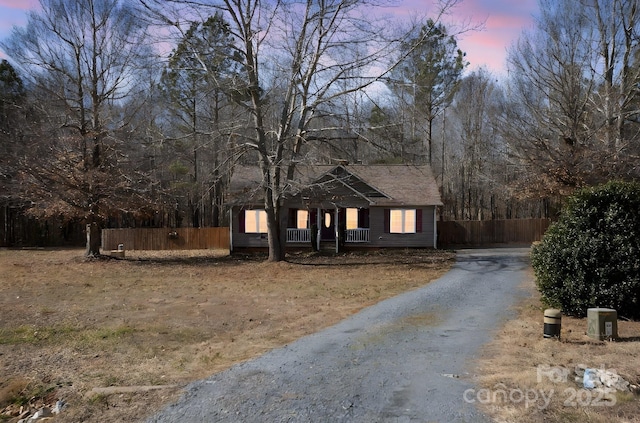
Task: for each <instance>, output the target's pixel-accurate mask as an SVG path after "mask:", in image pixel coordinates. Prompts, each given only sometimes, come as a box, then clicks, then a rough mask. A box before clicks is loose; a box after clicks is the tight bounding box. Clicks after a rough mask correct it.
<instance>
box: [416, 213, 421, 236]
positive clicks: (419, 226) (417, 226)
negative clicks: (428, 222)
mask: <svg viewBox="0 0 640 423" xmlns="http://www.w3.org/2000/svg"><path fill="white" fill-rule="evenodd" d="M416 232H422V209H416Z"/></svg>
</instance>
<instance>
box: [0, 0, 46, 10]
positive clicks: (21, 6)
mask: <svg viewBox="0 0 640 423" xmlns="http://www.w3.org/2000/svg"><path fill="white" fill-rule="evenodd" d="M37 7H38V0H0V8H7V9H15V10H32V9H35V8H37Z"/></svg>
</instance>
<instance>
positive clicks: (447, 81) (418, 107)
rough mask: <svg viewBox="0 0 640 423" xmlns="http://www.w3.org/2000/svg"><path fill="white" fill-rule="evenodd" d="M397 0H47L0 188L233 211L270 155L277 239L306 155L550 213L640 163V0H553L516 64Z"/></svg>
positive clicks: (65, 211)
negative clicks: (426, 172) (483, 55)
mask: <svg viewBox="0 0 640 423" xmlns="http://www.w3.org/2000/svg"><path fill="white" fill-rule="evenodd" d="M388 3H389V2H387V1H383V0H380V1H373V2H372V1H363V0H322V1H311V0H308V1H300V0H296V1H294V0H280V1H275V2H274V1H261V0H218V1H216V0H211V1H209V0H199V1H193V0H190V1H186V0H162V1H161V0H129V1H118V0H100V1H97V0H41V1H40V9H38V10H36V11H32V12H30V13H29V15H28V22H27V25H26V26H25V27H22V28H21V27H16V28H14V29H13V32H12V34H11V36H10V37H8V38H7V39H5V40H3V41H2V42H0V46H1V47H2V49H3V51H4V52H5V53H6V55H7V57H8V60H3V61H2V63H1V64H0V119H1V121H0V202H1V203H2V206H3V207H5V208H9V207H11V208H18V209H20V210H23V211H24V212H25V213H28V214H29V215H31V216H36V217H52V216H56V217H58V218H60V219H62V220H64V221H69V220H77V221H81V222H83V223H86V224H88V225H89V228H91V230H90V237H89V239H90V240H91V242H89V243H88V249H87V253H88V254H97V253H99V230H100V228H101V227H104V226H115V225H123V226H126V225H138V226H139V225H148V226H172V227H178V226H194V227H198V226H218V225H225V224H226V223H227V219H228V214H227V212H226V208H225V202H226V196H227V187H228V183H229V180H230V177H231V175H232V173H233V168H234V166H235V165H236V164H238V163H242V164H254V165H257V166H259V167H260V169H261V174H262V176H263V178H262V179H263V181H262V184H261V185H260V186H258V187H256V190H259V191H260V193H261V196H262V197H264V198H265V202H264V208H265V210H266V211H267V216H268V227H269V233H270V236H269V243H270V244H269V245H270V259H272V260H280V259H282V258H283V257H284V240H282V239H279V237H278V236H271V234H278V233H281V231H280V230H279V227H280V224H281V222H282V221H283V218H282V216H280V209H279V207H278V204H279V203H280V201H281V200H282V199H283V198H284V197H286V196H287V195H288V193H290V192H291V191H292V190H294V189H295V188H296V186H295V181H296V172H297V168H298V167H299V166H301V165H304V164H305V163H314V164H319V163H333V162H336V161H337V160H348V161H349V162H352V163H372V164H373V163H415V164H430V165H431V167H432V170H433V172H434V175H435V176H436V180H437V182H438V184H439V187H440V189H441V194H442V198H443V202H444V206H443V207H442V209H441V213H440V215H441V218H442V219H447V220H449V219H499V218H516V217H541V216H543V217H549V216H553V215H554V213H556V211H557V207H558V205H559V204H560V202H561V201H562V198H564V197H565V196H566V195H567V194H569V193H571V192H572V191H573V190H575V189H576V188H579V187H581V186H585V185H590V184H594V183H598V182H602V181H605V180H609V179H635V178H637V176H638V172H639V171H640V170H639V169H638V166H637V163H638V160H637V158H638V152H639V150H640V146H639V143H638V134H637V132H638V128H639V126H638V107H637V106H638V101H637V100H638V98H637V90H638V72H639V70H640V67H639V66H638V41H637V40H638V39H639V38H638V36H637V29H638V14H637V10H636V3H635V2H634V1H631V0H608V1H602V0H570V1H567V2H562V3H560V4H556V2H552V1H548V0H541V1H540V10H541V13H540V15H539V16H538V17H537V21H536V25H535V27H534V28H533V29H531V30H530V31H527V32H523V34H522V36H521V37H520V39H519V40H518V41H517V43H515V44H514V45H513V46H512V47H511V49H510V51H509V63H508V74H507V75H498V76H496V75H492V74H491V73H490V72H488V71H487V70H485V69H482V68H480V69H476V70H474V71H470V70H469V65H470V64H469V63H468V62H467V60H466V56H465V53H464V52H463V51H461V50H460V48H459V47H458V45H457V40H458V38H459V37H460V36H461V35H462V34H463V33H465V32H470V31H473V30H475V29H477V28H469V27H464V26H459V25H456V24H455V23H453V22H450V21H447V22H445V17H450V16H455V10H456V7H457V6H458V3H459V0H444V1H441V2H440V3H439V4H438V5H437V6H434V7H433V8H432V9H429V10H425V16H424V19H418V18H416V19H413V20H412V21H403V20H399V19H397V18H394V17H393V16H392V15H389V14H388V12H387V11H386V10H387V9H385V8H384V7H383V6H385V5H388Z"/></svg>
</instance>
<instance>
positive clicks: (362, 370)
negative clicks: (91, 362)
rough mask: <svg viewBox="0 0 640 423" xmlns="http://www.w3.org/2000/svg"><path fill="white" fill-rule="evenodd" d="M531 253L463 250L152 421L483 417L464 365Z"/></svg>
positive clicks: (501, 311)
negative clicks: (427, 274)
mask: <svg viewBox="0 0 640 423" xmlns="http://www.w3.org/2000/svg"><path fill="white" fill-rule="evenodd" d="M528 254H529V249H492V250H464V251H460V252H458V257H457V263H456V264H455V265H454V267H453V269H452V270H451V271H449V272H448V273H447V274H445V275H444V276H443V277H441V278H440V279H438V280H436V281H434V282H432V283H430V284H428V285H425V286H424V287H422V288H419V289H417V290H414V291H411V292H407V293H404V294H402V295H399V296H397V297H394V298H391V299H388V300H386V301H383V302H381V303H379V304H376V305H374V306H372V307H369V308H366V309H364V310H362V311H361V312H360V313H358V314H356V315H354V316H352V317H350V318H348V319H346V320H344V321H342V322H340V323H339V324H337V325H335V326H333V327H330V328H328V329H326V330H324V331H322V332H319V333H316V334H313V335H310V336H307V337H304V338H302V339H300V340H298V341H296V342H293V343H292V344H289V345H287V346H285V347H283V348H280V349H277V350H273V351H271V352H269V353H267V354H264V355H263V356H261V357H259V358H257V359H254V360H251V361H248V362H245V363H242V364H239V365H237V366H234V367H232V368H231V369H229V370H227V371H225V372H222V373H219V374H216V375H213V376H211V377H210V378H208V379H205V380H202V381H198V382H195V383H192V384H190V385H189V386H187V388H186V390H185V393H184V396H183V397H182V398H181V399H180V400H179V402H178V403H176V404H174V405H171V406H170V407H168V408H166V409H165V410H163V411H162V412H161V413H160V414H159V415H156V416H155V417H153V418H152V419H151V420H150V421H151V422H261V423H262V422H340V421H344V422H442V423H445V422H483V421H489V420H488V419H487V418H486V417H485V416H483V415H482V414H480V413H479V412H478V410H476V408H475V407H474V405H473V404H469V403H467V402H465V401H464V399H463V398H464V397H463V393H464V391H465V390H466V389H469V388H473V378H472V374H473V373H472V372H473V368H472V365H473V363H472V361H473V359H474V358H475V357H476V355H477V353H478V349H479V347H480V346H481V345H482V344H483V343H485V342H487V341H489V340H490V338H491V334H492V331H494V330H496V329H498V328H499V327H500V325H501V323H502V322H503V321H504V320H505V319H506V318H508V317H510V316H512V313H513V312H512V311H511V310H509V307H510V306H511V305H513V304H514V303H515V302H516V301H517V300H518V299H520V298H522V297H523V296H524V295H526V294H525V293H524V292H523V291H521V290H520V289H519V288H518V286H519V285H520V283H521V282H522V281H523V279H524V278H525V275H526V269H527V267H528V265H529V264H528Z"/></svg>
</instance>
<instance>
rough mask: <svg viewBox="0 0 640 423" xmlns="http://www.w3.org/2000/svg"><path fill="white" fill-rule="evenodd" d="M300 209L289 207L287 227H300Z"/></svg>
mask: <svg viewBox="0 0 640 423" xmlns="http://www.w3.org/2000/svg"><path fill="white" fill-rule="evenodd" d="M297 220H298V209H289V221H288V222H287V228H297V227H298V222H297Z"/></svg>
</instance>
